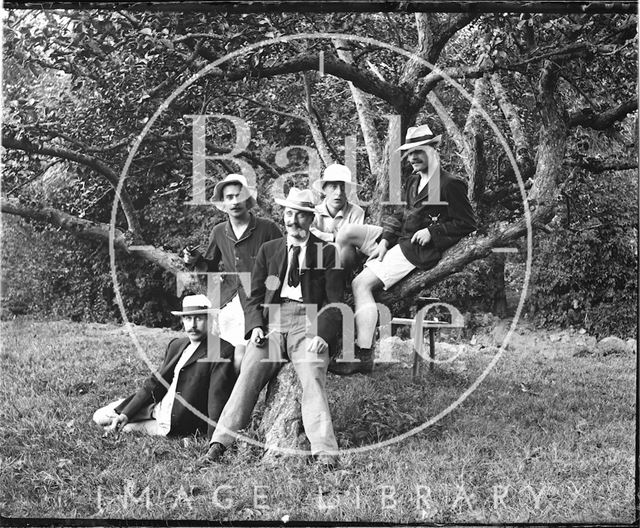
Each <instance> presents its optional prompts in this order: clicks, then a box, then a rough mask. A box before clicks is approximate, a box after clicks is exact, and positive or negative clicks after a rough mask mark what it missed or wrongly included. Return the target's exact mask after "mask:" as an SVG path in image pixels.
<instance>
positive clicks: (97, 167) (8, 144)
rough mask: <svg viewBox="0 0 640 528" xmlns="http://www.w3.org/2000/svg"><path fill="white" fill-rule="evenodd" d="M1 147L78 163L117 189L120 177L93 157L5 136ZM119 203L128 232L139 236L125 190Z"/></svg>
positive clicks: (131, 206)
mask: <svg viewBox="0 0 640 528" xmlns="http://www.w3.org/2000/svg"><path fill="white" fill-rule="evenodd" d="M2 146H3V147H4V148H7V149H16V150H23V151H24V152H27V153H30V154H39V155H43V156H53V157H55V158H60V159H66V160H69V161H74V162H76V163H80V164H81V165H84V166H86V167H89V168H91V169H93V170H94V171H96V172H97V173H98V174H100V175H102V176H103V177H104V178H105V179H106V180H107V181H108V182H109V183H110V184H111V185H112V186H113V188H114V189H117V187H118V182H119V180H120V175H119V174H118V173H117V172H116V171H114V170H113V169H112V168H111V167H109V166H108V165H107V164H106V163H104V162H103V161H102V160H99V159H98V158H96V157H94V156H88V155H86V154H82V153H80V152H77V151H74V150H70V149H66V148H62V147H56V146H50V145H43V144H35V143H30V142H29V141H26V140H18V139H16V138H13V137H11V136H7V135H3V136H2ZM119 201H120V205H121V206H122V211H123V212H124V215H125V218H126V220H127V228H128V230H129V231H130V232H131V233H132V234H133V235H134V236H140V233H141V230H140V224H139V222H138V217H137V213H136V210H135V208H134V207H133V203H132V201H131V198H130V197H129V194H128V193H127V192H126V190H124V188H123V189H122V191H121V193H120V196H119Z"/></svg>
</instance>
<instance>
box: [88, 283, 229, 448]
mask: <svg viewBox="0 0 640 528" xmlns="http://www.w3.org/2000/svg"><path fill="white" fill-rule="evenodd" d="M213 311H214V310H213V309H212V308H211V303H210V302H209V300H208V299H207V298H206V297H205V296H204V295H188V296H186V297H185V298H184V299H183V302H182V311H181V312H171V313H172V314H174V315H180V316H181V317H182V324H183V326H184V331H185V333H186V337H183V338H177V339H173V340H172V341H171V342H170V343H169V346H168V347H167V351H166V353H165V356H164V360H163V361H162V366H161V367H160V368H159V369H158V371H156V372H155V373H154V374H153V375H152V376H150V377H149V378H147V379H146V380H145V382H144V384H143V386H142V388H141V389H140V390H138V392H136V393H135V394H133V395H131V396H129V397H128V398H125V399H121V400H118V401H116V402H113V403H111V404H109V405H107V406H105V407H102V408H101V409H98V410H97V411H96V412H95V414H94V415H93V421H94V422H96V423H97V424H98V425H101V426H103V427H104V428H105V429H106V430H107V432H109V431H118V430H122V431H123V432H131V431H140V432H144V433H146V434H150V435H158V436H166V435H180V436H186V435H191V434H194V433H198V432H200V433H204V432H205V431H206V432H207V435H208V436H209V437H211V434H212V433H213V430H214V429H215V423H216V422H217V420H218V418H219V417H220V413H221V412H222V409H223V407H224V405H225V403H226V402H227V400H228V399H229V395H230V394H231V390H232V389H233V385H234V383H235V380H236V374H235V371H234V368H233V362H232V361H231V358H232V357H233V346H232V345H231V344H230V343H227V342H226V341H223V340H222V339H219V338H217V337H216V336H208V337H207V334H208V333H209V320H208V319H209V314H210V313H212V312H213ZM211 340H214V341H215V342H211ZM207 344H209V346H215V347H219V352H220V357H221V358H223V359H226V361H217V362H215V361H207V357H208V354H207ZM207 418H208V419H207Z"/></svg>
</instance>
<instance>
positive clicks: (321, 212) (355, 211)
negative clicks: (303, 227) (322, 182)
mask: <svg viewBox="0 0 640 528" xmlns="http://www.w3.org/2000/svg"><path fill="white" fill-rule="evenodd" d="M344 224H364V210H363V209H362V207H360V206H359V205H356V204H352V203H350V202H347V203H346V204H345V206H344V207H343V208H342V209H340V210H339V211H338V212H337V213H336V216H331V213H329V208H328V207H327V200H326V198H325V199H324V201H323V202H322V203H321V204H320V205H317V206H316V217H315V220H314V222H313V224H312V225H311V229H310V231H311V232H312V233H313V234H314V235H315V236H317V237H318V238H319V239H320V240H324V241H325V242H333V241H334V240H335V239H336V233H337V232H338V230H339V229H340V228H341V227H342V226H343V225H344Z"/></svg>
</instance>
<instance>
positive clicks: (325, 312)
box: [203, 187, 345, 468]
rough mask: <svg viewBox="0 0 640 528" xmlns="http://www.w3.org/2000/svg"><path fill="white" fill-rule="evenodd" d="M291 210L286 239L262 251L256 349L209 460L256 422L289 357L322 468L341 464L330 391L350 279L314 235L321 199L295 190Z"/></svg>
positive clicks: (253, 309)
mask: <svg viewBox="0 0 640 528" xmlns="http://www.w3.org/2000/svg"><path fill="white" fill-rule="evenodd" d="M276 202H277V203H278V204H280V205H282V206H284V208H285V209H284V223H285V227H286V230H287V237H286V239H278V240H272V241H270V242H266V243H265V244H264V245H263V246H262V247H261V248H260V251H259V252H258V256H257V258H256V263H255V266H254V268H253V272H252V277H251V296H250V297H249V299H248V302H247V309H246V312H245V329H246V337H250V343H249V345H248V346H247V351H246V354H245V357H244V360H243V363H242V369H241V370H240V375H239V377H238V381H237V383H236V386H235V388H234V390H233V392H232V393H231V396H230V397H229V401H228V402H227V405H225V408H224V410H223V411H222V415H221V416H220V422H219V424H218V427H217V428H216V431H215V433H214V435H213V437H212V438H211V445H210V448H209V451H208V452H207V454H206V455H205V457H204V458H203V462H216V461H218V460H220V458H221V457H222V455H223V453H224V451H225V450H226V449H227V447H228V446H230V445H231V444H232V443H233V442H234V439H235V437H236V435H235V433H237V432H238V431H239V430H240V429H243V428H244V427H246V426H247V424H248V423H249V420H250V418H251V412H252V411H253V408H254V406H255V404H256V402H257V401H258V396H259V395H260V392H261V391H262V389H263V388H264V386H265V385H266V384H267V383H268V382H269V380H270V379H271V378H273V377H274V376H276V375H277V374H278V371H279V370H280V367H281V366H282V364H283V363H284V362H286V361H287V359H289V360H290V361H291V362H292V364H293V368H294V369H295V371H296V374H297V375H298V378H299V380H300V385H301V386H302V402H301V407H302V423H303V426H304V430H305V433H306V435H307V438H308V439H309V443H310V444H311V453H312V455H313V456H314V458H315V459H316V461H317V463H318V464H320V465H321V466H323V467H327V468H333V467H335V466H336V465H337V452H338V444H337V442H336V438H335V434H334V432H333V424H332V421H331V414H330V412H329V404H328V401H327V395H326V392H325V381H326V376H327V366H328V365H329V345H330V344H334V342H335V339H336V337H337V334H338V331H339V329H340V328H341V327H342V313H341V311H340V309H339V308H337V307H334V306H327V305H330V304H332V303H342V302H343V296H344V286H345V285H344V275H343V272H342V268H340V266H339V263H338V262H337V259H336V253H337V250H336V248H335V247H334V246H333V245H332V244H329V243H327V242H323V241H321V240H320V239H319V238H317V237H315V236H314V235H313V234H311V233H310V231H309V229H310V226H311V223H312V222H313V218H314V212H315V210H314V197H313V193H312V192H311V191H310V190H299V189H296V188H295V187H293V188H292V189H290V191H289V194H288V196H287V198H286V199H284V200H283V199H277V198H276Z"/></svg>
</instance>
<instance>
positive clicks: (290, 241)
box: [287, 233, 311, 251]
mask: <svg viewBox="0 0 640 528" xmlns="http://www.w3.org/2000/svg"><path fill="white" fill-rule="evenodd" d="M310 236H311V233H309V234H308V235H307V238H306V239H305V241H304V242H302V243H300V242H298V241H297V240H293V239H292V238H291V237H289V236H288V235H287V251H288V250H289V249H291V247H292V246H300V248H301V249H304V248H306V247H307V242H309V237H310Z"/></svg>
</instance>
